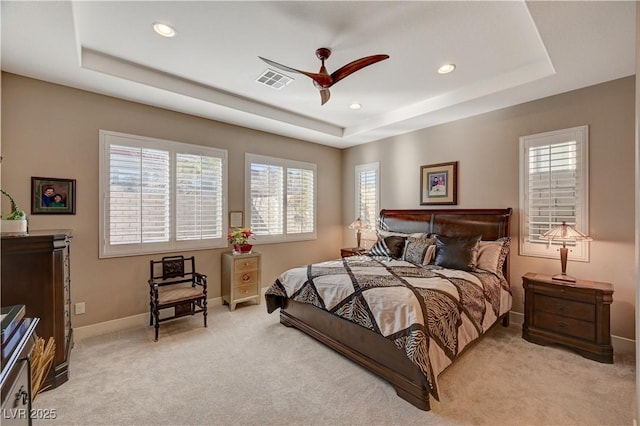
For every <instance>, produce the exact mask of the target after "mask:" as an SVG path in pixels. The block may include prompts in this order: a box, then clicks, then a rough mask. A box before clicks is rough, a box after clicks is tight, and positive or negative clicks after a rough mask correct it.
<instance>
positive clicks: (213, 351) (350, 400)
mask: <svg viewBox="0 0 640 426" xmlns="http://www.w3.org/2000/svg"><path fill="white" fill-rule="evenodd" d="M209 312H210V314H209V327H208V328H204V327H203V326H202V316H201V315H198V316H195V317H190V318H186V319H185V318H183V319H180V320H176V321H173V322H167V323H163V324H161V327H160V340H159V341H158V342H154V341H153V328H152V327H141V328H137V329H132V330H127V331H122V332H117V333H112V334H108V335H103V336H97V337H92V338H89V339H85V340H83V341H81V342H77V343H76V344H75V347H74V348H73V350H72V351H71V361H70V379H69V381H68V382H67V383H65V384H63V385H61V386H59V387H58V388H56V389H53V390H50V391H47V392H44V393H41V394H40V395H38V397H37V399H36V400H35V401H34V408H35V409H55V412H56V419H55V420H49V421H44V420H38V419H36V420H35V421H34V424H35V425H40V424H56V425H162V424H166V425H412V424H416V425H417V424H419V425H485V424H486V425H632V424H633V419H634V413H635V400H636V396H635V395H636V392H635V362H634V357H633V355H631V354H623V355H616V357H615V363H614V364H613V365H610V364H601V363H598V362H595V361H591V360H587V359H585V358H582V357H581V356H579V355H576V354H574V353H572V352H570V351H567V350H565V349H561V348H556V347H544V346H539V345H535V344H532V343H529V342H526V341H525V340H523V339H522V338H521V336H520V334H521V332H520V327H519V326H517V325H512V326H510V327H508V328H503V327H501V326H497V327H494V328H493V329H492V330H490V331H489V333H488V334H487V335H486V336H485V337H484V338H483V339H482V340H481V341H480V342H479V343H478V344H476V345H474V346H473V347H472V348H471V349H470V350H469V351H467V352H465V353H464V354H463V356H462V357H461V358H460V359H459V360H457V362H456V363H454V365H453V366H451V367H450V368H448V369H447V370H446V371H445V372H444V373H443V374H442V375H441V376H440V380H439V386H440V395H441V396H440V401H439V402H438V401H435V400H433V399H432V401H431V407H432V409H431V411H429V412H425V411H421V410H419V409H417V408H415V407H413V406H412V405H410V404H409V403H407V402H406V401H404V400H402V399H400V398H399V397H398V396H397V395H396V393H395V391H394V389H393V388H392V387H391V386H390V385H389V384H388V383H387V382H385V381H384V380H382V379H380V378H378V377H377V376H375V375H373V374H371V373H369V372H368V371H366V370H364V369H363V368H361V367H360V366H358V365H357V364H354V363H353V362H351V361H349V360H347V359H346V358H344V357H343V356H341V355H340V354H338V353H336V352H334V351H333V350H331V349H329V348H327V347H325V346H323V345H322V344H320V343H318V342H316V341H315V340H314V339H312V338H310V337H308V336H306V335H305V334H303V333H302V332H300V331H298V330H296V329H294V328H288V327H285V326H283V325H281V324H280V323H279V316H278V313H277V312H276V313H274V314H271V315H269V314H267V313H266V309H265V306H264V304H262V305H249V304H244V305H243V304H241V305H238V307H237V309H236V310H235V311H233V312H230V311H229V310H228V308H227V307H226V306H212V307H210V309H209Z"/></svg>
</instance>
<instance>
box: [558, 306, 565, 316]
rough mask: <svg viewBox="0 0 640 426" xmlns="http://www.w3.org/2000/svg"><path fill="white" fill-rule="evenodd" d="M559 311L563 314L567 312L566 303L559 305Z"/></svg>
mask: <svg viewBox="0 0 640 426" xmlns="http://www.w3.org/2000/svg"><path fill="white" fill-rule="evenodd" d="M558 311H559V312H560V313H561V314H564V313H565V312H567V306H566V305H560V306H558Z"/></svg>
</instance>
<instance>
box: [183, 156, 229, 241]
mask: <svg viewBox="0 0 640 426" xmlns="http://www.w3.org/2000/svg"><path fill="white" fill-rule="evenodd" d="M221 188H222V159H220V158H215V157H205V156H200V155H193V154H177V155H176V239H177V240H178V241H182V240H200V239H210V238H220V237H221V236H222V232H223V230H222V223H221V221H220V220H219V218H220V217H221V216H222V214H223V212H222V207H223V204H222V201H223V200H222V191H221Z"/></svg>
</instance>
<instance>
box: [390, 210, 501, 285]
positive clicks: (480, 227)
mask: <svg viewBox="0 0 640 426" xmlns="http://www.w3.org/2000/svg"><path fill="white" fill-rule="evenodd" d="M511 212H512V209H511V208H507V209H456V210H435V209H434V210H428V209H424V210H381V211H380V224H379V227H380V228H381V229H384V230H387V231H393V232H403V233H406V234H410V233H414V232H426V233H436V234H440V235H447V236H450V237H474V236H477V235H482V239H483V240H485V241H489V240H496V239H498V238H500V237H508V236H509V219H510V218H511ZM508 263H509V262H508V261H507V262H505V264H504V274H505V277H506V278H507V280H508V279H509V270H508Z"/></svg>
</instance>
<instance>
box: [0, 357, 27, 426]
mask: <svg viewBox="0 0 640 426" xmlns="http://www.w3.org/2000/svg"><path fill="white" fill-rule="evenodd" d="M27 367H28V366H27V361H18V362H17V364H16V366H15V367H14V368H15V369H17V370H18V374H17V376H16V379H15V381H14V382H13V384H12V385H11V389H10V390H9V391H8V392H7V393H6V396H5V398H6V399H5V400H4V404H3V406H2V409H3V412H4V413H6V412H7V411H9V410H12V412H13V413H16V414H17V413H20V414H22V411H24V416H23V419H26V418H27V415H28V413H27V408H28V407H29V398H30V393H31V389H30V388H29V369H28V368H27ZM2 393H3V394H4V391H3V392H2ZM6 420H7V419H6V418H4V417H3V419H2V424H5V421H6Z"/></svg>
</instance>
